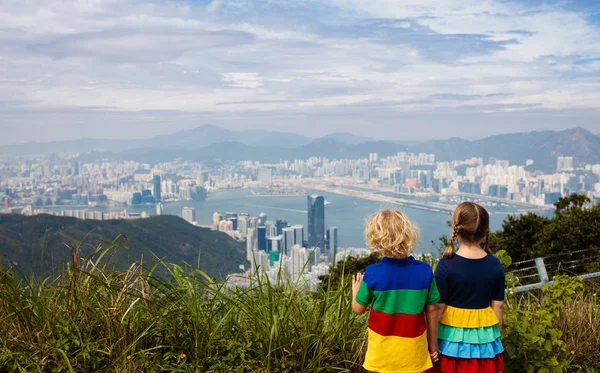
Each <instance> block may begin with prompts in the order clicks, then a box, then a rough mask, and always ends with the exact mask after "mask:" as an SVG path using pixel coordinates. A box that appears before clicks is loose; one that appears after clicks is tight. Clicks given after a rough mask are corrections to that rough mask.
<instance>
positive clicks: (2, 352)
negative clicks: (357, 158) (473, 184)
mask: <svg viewBox="0 0 600 373" xmlns="http://www.w3.org/2000/svg"><path fill="white" fill-rule="evenodd" d="M122 246H123V244H122V243H120V242H118V239H117V240H115V241H114V242H112V243H110V244H107V245H105V246H104V247H99V248H96V249H95V250H93V251H92V253H91V254H89V255H87V256H86V257H81V256H80V255H81V253H82V252H83V251H86V250H81V248H82V243H81V242H79V243H75V244H73V245H72V246H71V255H70V256H69V258H68V262H67V263H66V264H65V265H63V266H61V267H59V268H61V269H60V270H59V272H57V273H56V274H55V275H54V276H51V277H49V278H46V279H44V278H41V277H39V276H34V275H26V274H24V273H22V272H20V271H19V270H18V268H17V267H15V266H12V265H10V263H7V262H6V261H0V265H1V266H0V372H122V373H130V372H131V373H132V372H351V371H353V372H362V371H363V370H362V368H361V364H362V360H363V355H364V350H365V347H366V346H365V329H366V317H365V316H356V315H354V314H353V313H352V311H351V299H350V294H351V291H350V283H349V282H348V276H345V275H344V274H346V273H347V271H346V268H345V263H343V264H342V267H341V272H342V273H341V276H339V278H338V279H337V280H336V284H335V286H333V285H332V284H331V282H332V281H333V280H332V279H333V277H331V276H330V277H329V280H328V281H329V282H328V284H327V286H323V287H320V288H319V290H318V291H317V292H309V291H307V290H305V289H306V288H307V287H306V284H303V283H302V280H299V283H298V282H293V281H290V280H289V279H288V278H286V277H285V276H283V275H280V276H279V277H278V278H277V279H275V281H271V280H270V279H269V278H268V277H267V276H266V275H257V276H254V277H252V278H251V279H250V280H249V286H248V287H244V288H237V287H230V286H227V285H226V284H223V283H216V282H213V281H212V279H211V278H210V277H209V276H207V275H206V274H205V273H204V272H202V271H201V270H199V269H198V268H196V267H193V266H189V265H173V264H168V263H164V262H162V261H160V260H154V261H153V262H136V263H133V264H131V266H130V267H128V268H123V269H121V270H114V269H111V266H110V259H111V257H112V255H113V254H114V252H115V250H117V249H118V248H119V247H122ZM349 268H350V267H349ZM337 281H339V283H338V282H337ZM586 289H587V291H586V292H581V293H577V294H576V295H574V297H575V298H574V299H575V300H574V301H565V302H563V303H562V304H561V306H560V310H559V311H558V312H559V313H558V316H556V317H552V318H553V320H555V321H553V325H552V327H553V328H557V329H559V330H560V331H561V333H562V336H561V339H562V340H563V341H564V343H565V344H566V346H567V347H568V349H569V352H571V351H572V353H571V354H570V356H568V357H567V358H568V359H570V360H572V361H571V363H572V364H571V363H570V364H569V367H570V368H573V369H574V371H579V367H581V370H582V371H584V372H600V355H599V354H598V346H600V327H599V325H600V302H599V299H598V296H597V294H598V293H599V292H598V285H597V284H595V285H594V284H590V285H589V286H586ZM557 291H561V289H560V288H559V289H557ZM557 294H558V293H555V298H556V297H557V296H558V295H557ZM595 294H596V295H595ZM571 297H573V296H571ZM544 307H547V305H544V301H543V298H542V297H540V294H539V293H528V294H524V295H520V296H515V297H509V298H508V299H507V305H506V315H507V317H506V321H507V322H506V323H505V325H506V328H505V335H504V337H507V336H508V338H513V339H514V337H515V336H517V337H519V338H523V339H521V340H520V341H523V342H519V341H517V342H516V343H517V345H518V346H522V343H528V344H529V343H530V342H531V341H534V340H536V337H537V336H536V335H533V334H534V332H533V331H534V330H535V325H536V321H535V320H529V319H528V317H529V316H528V315H536V314H540V313H536V311H538V310H540V309H542V308H544ZM553 312H554V311H553ZM511 314H512V316H511ZM541 314H544V313H541ZM544 315H545V314H544ZM511 320H512V321H513V324H512V325H511V323H510V321H511ZM515 321H517V322H518V323H521V324H523V326H521V330H519V333H520V334H514V333H513V334H512V337H511V335H510V333H508V330H509V328H512V329H514V328H515V327H516V326H518V325H514V322H515ZM524 325H529V326H527V327H526V326H524ZM528 327H531V328H532V329H523V328H528ZM538 339H539V338H538ZM507 342H508V341H507ZM513 342H514V341H513ZM519 343H521V344H520V345H519ZM522 347H525V346H522ZM530 347H531V346H529V349H528V351H531V352H532V353H533V352H534V351H535V350H534V349H532V348H530ZM544 348H545V346H544V345H543V344H542V345H541V347H540V349H541V350H543V349H544ZM562 351H563V352H564V349H563V350H562ZM517 352H518V350H517ZM540 356H541V355H540ZM521 358H523V357H522V356H520V355H519V354H518V353H517V354H514V356H512V355H511V354H505V359H506V360H507V364H508V366H510V364H511V359H513V360H514V359H521ZM525 358H527V359H531V358H532V356H525ZM568 371H570V370H568Z"/></svg>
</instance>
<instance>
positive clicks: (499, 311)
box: [490, 300, 504, 330]
mask: <svg viewBox="0 0 600 373" xmlns="http://www.w3.org/2000/svg"><path fill="white" fill-rule="evenodd" d="M490 307H492V309H493V310H494V313H495V314H496V317H497V318H498V328H500V330H502V317H503V316H504V301H502V300H493V301H491V302H490Z"/></svg>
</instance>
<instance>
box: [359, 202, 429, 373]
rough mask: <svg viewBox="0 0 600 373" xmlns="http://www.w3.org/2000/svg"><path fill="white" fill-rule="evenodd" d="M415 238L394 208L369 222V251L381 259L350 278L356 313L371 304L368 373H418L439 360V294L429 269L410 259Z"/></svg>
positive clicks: (412, 226) (381, 212) (411, 229)
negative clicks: (437, 318) (381, 256)
mask: <svg viewBox="0 0 600 373" xmlns="http://www.w3.org/2000/svg"><path fill="white" fill-rule="evenodd" d="M418 235H419V234H418V230H417V229H416V228H415V227H414V225H413V224H412V223H411V222H410V220H409V219H408V218H407V217H406V215H404V214H403V213H402V212H400V211H397V210H384V211H380V212H378V213H376V214H374V215H372V216H371V217H370V218H369V219H368V220H367V224H366V229H365V240H366V242H367V244H368V246H369V249H371V250H377V251H379V252H381V253H382V254H383V255H384V258H383V259H382V260H381V261H380V262H379V263H377V264H373V265H370V266H368V267H367V269H366V270H365V274H364V276H363V275H362V274H358V275H356V276H355V277H354V279H353V282H352V293H353V297H352V309H353V311H354V312H355V313H357V314H359V315H360V314H363V313H364V312H365V311H366V310H367V307H368V306H369V305H372V310H371V313H370V315H369V326H368V334H369V337H368V346H367V354H366V357H365V362H364V365H363V366H364V368H365V369H366V370H368V371H370V372H379V373H421V372H423V371H426V370H427V369H429V368H431V367H432V366H433V364H432V361H431V359H432V358H433V359H434V360H437V351H438V345H437V320H436V316H435V315H436V303H437V302H438V301H439V299H440V294H439V292H438V290H437V287H436V284H435V280H434V278H433V273H432V270H431V267H430V266H429V265H428V264H426V263H423V262H420V261H418V260H416V259H415V258H414V257H412V256H410V254H411V253H412V252H413V251H414V249H415V247H416V244H417V239H418ZM425 315H426V316H425ZM426 318H427V320H426ZM428 341H429V343H428ZM430 353H431V355H430Z"/></svg>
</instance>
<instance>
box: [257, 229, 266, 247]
mask: <svg viewBox="0 0 600 373" xmlns="http://www.w3.org/2000/svg"><path fill="white" fill-rule="evenodd" d="M256 241H257V246H258V250H259V251H267V228H265V227H264V226H259V227H258V228H257V230H256Z"/></svg>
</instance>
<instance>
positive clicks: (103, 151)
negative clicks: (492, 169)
mask: <svg viewBox="0 0 600 373" xmlns="http://www.w3.org/2000/svg"><path fill="white" fill-rule="evenodd" d="M59 151H61V152H78V153H87V154H86V155H84V159H87V160H94V159H102V158H114V159H120V160H136V161H140V162H147V163H157V162H162V161H170V160H173V159H176V158H183V159H187V160H190V161H213V160H221V161H225V160H231V161H239V160H255V161H261V162H266V163H274V162H279V161H280V160H282V159H283V160H295V159H306V158H308V157H311V156H322V157H327V158H330V159H344V158H365V157H368V155H369V153H372V152H376V153H378V154H379V156H380V157H386V156H390V155H393V154H396V153H398V152H402V151H406V152H415V153H432V154H435V156H436V159H437V160H438V161H451V160H459V159H466V158H471V157H482V158H485V159H487V158H489V157H494V158H497V159H506V160H509V161H510V162H511V164H524V163H525V161H526V160H528V159H531V160H533V161H534V162H535V163H534V168H535V169H538V170H542V171H551V170H554V169H555V168H556V159H557V157H559V156H573V157H574V158H575V163H600V136H599V135H595V134H593V133H591V132H589V131H588V130H586V129H584V128H581V127H577V128H572V129H567V130H564V131H533V132H528V133H513V134H503V135H496V136H490V137H486V138H483V139H479V140H464V139H460V138H450V139H445V140H431V141H426V142H422V143H416V144H415V143H410V142H404V143H402V142H396V141H382V140H375V139H372V138H366V137H360V136H356V135H353V134H351V133H345V132H337V133H333V134H330V135H327V136H325V137H322V138H318V139H311V138H308V137H305V136H302V135H299V134H294V133H286V132H270V131H263V130H246V131H230V130H227V129H224V128H221V127H217V126H213V125H203V126H201V127H198V128H194V129H191V130H185V131H181V132H178V133H174V134H170V135H163V136H157V137H154V138H151V139H146V140H99V139H82V140H72V141H61V142H49V143H27V144H22V145H9V146H3V147H0V153H5V154H14V155H22V154H31V153H38V154H39V153H42V154H47V153H52V152H59Z"/></svg>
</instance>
